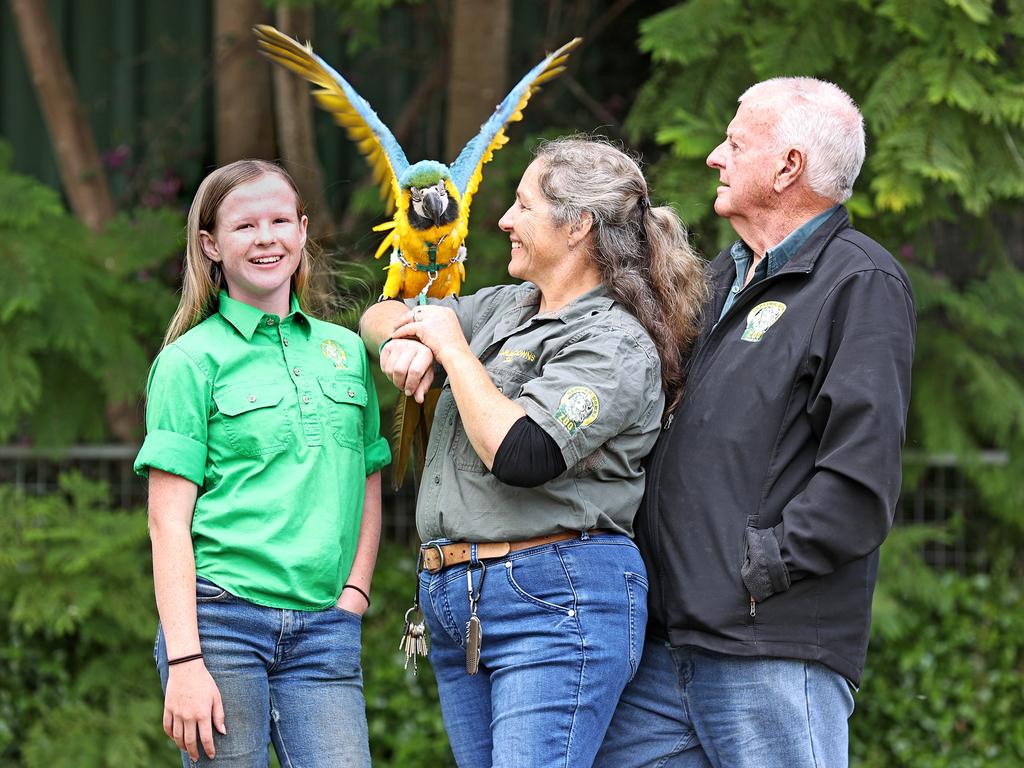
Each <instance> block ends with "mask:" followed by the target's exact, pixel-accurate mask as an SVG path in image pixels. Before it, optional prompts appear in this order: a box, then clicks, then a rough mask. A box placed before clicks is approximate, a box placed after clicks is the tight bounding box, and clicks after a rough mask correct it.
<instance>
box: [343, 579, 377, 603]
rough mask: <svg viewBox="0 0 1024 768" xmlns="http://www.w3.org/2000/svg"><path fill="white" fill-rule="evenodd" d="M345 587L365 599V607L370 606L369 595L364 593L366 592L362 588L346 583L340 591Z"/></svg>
mask: <svg viewBox="0 0 1024 768" xmlns="http://www.w3.org/2000/svg"><path fill="white" fill-rule="evenodd" d="M346 589H354V590H355V591H356V592H358V593H359V594H360V595H362V596H363V599H364V600H365V601H366V607H367V608H369V607H370V596H369V595H368V594H366V592H365V591H363V589H362V588H360V587H357V586H356V585H355V584H346V585H345V586H344V587H342V588H341V591H342V592H344V591H345V590H346Z"/></svg>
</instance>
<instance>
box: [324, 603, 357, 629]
mask: <svg viewBox="0 0 1024 768" xmlns="http://www.w3.org/2000/svg"><path fill="white" fill-rule="evenodd" d="M328 610H330V611H337V612H338V613H340V614H341V615H342V617H343V618H346V619H351V620H352V621H356V622H359V623H360V624H361V623H362V622H363V617H362V614H358V613H356V612H355V611H350V610H349V609H348V608H342V607H341V606H339V605H332V606H331V607H330V608H328Z"/></svg>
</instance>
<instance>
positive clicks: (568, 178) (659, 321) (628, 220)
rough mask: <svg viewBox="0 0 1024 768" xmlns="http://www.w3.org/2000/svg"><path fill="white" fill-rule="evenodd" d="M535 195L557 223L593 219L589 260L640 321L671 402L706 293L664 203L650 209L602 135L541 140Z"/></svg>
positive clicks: (623, 157) (636, 174)
mask: <svg viewBox="0 0 1024 768" xmlns="http://www.w3.org/2000/svg"><path fill="white" fill-rule="evenodd" d="M536 156H537V159H538V160H541V161H542V163H543V164H542V166H541V171H540V189H541V194H543V196H544V198H545V199H546V200H547V201H548V203H550V205H551V211H552V217H553V219H554V221H555V223H556V224H559V225H562V224H575V223H577V222H578V221H580V218H581V217H582V216H583V214H584V213H589V214H590V216H591V217H592V218H593V224H592V225H591V229H590V233H591V239H592V243H593V248H592V252H591V257H592V258H593V260H594V262H595V264H596V265H597V267H598V268H599V269H600V271H601V277H602V281H603V282H604V285H605V287H606V288H607V290H608V294H609V295H610V296H611V297H612V298H613V299H615V300H616V301H618V302H619V303H620V304H622V305H623V306H624V307H625V308H626V309H627V310H629V312H630V313H631V314H632V315H633V316H634V317H636V319H637V320H639V321H640V324H641V325H642V326H643V327H644V329H645V330H646V331H647V333H648V334H650V336H651V339H652V340H653V341H654V346H655V347H656V348H657V350H658V356H659V358H660V359H661V379H662V386H663V387H664V389H665V395H666V398H667V400H668V403H669V407H670V408H671V407H674V406H675V405H676V403H678V400H679V397H680V396H681V395H682V387H683V380H684V378H685V369H684V366H683V360H684V356H685V354H686V352H687V351H688V350H689V347H690V345H691V344H692V343H693V340H694V339H695V338H696V336H697V332H698V330H699V326H700V318H701V313H702V311H703V308H704V303H705V301H706V300H707V297H708V287H707V281H706V279H705V265H704V261H703V259H701V258H700V256H699V255H698V254H697V252H696V251H695V250H694V249H693V248H692V246H691V245H690V242H689V238H688V236H687V232H686V227H685V226H684V225H683V223H682V221H680V220H679V217H678V216H677V215H676V212H675V211H674V210H672V209H671V208H669V207H667V206H660V207H658V208H653V207H651V201H650V198H649V197H648V195H649V192H648V188H647V181H646V179H644V175H643V173H642V172H641V170H640V166H639V165H638V164H637V162H636V161H635V160H633V158H631V157H629V155H627V154H626V153H625V152H623V151H621V150H620V149H617V148H616V147H614V146H612V145H611V144H610V143H609V142H608V141H607V140H598V139H593V138H590V137H585V136H582V137H581V136H569V137H565V138H561V139H555V140H553V141H547V142H543V143H542V144H541V145H540V147H539V148H538V149H537V153H536Z"/></svg>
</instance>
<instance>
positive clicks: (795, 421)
mask: <svg viewBox="0 0 1024 768" xmlns="http://www.w3.org/2000/svg"><path fill="white" fill-rule="evenodd" d="M710 274H711V280H712V285H713V291H714V294H713V298H712V299H711V302H710V305H709V307H708V310H707V317H706V318H705V323H704V329H703V331H702V333H701V335H700V337H699V338H698V340H697V342H696V344H695V346H694V351H693V355H692V357H691V360H690V364H689V376H688V379H687V385H686V392H685V395H684V397H683V400H682V403H681V405H680V406H679V409H678V410H677V412H676V414H675V416H674V419H673V421H672V423H671V425H670V427H669V428H668V429H667V430H665V431H664V432H663V433H662V435H661V437H660V439H659V441H658V444H657V446H656V447H655V449H654V452H653V453H652V454H651V457H650V459H649V471H650V475H649V480H648V486H647V493H646V495H645V497H644V502H643V504H642V506H641V509H640V513H639V515H638V519H637V543H638V544H639V546H640V550H641V552H642V553H643V554H644V559H645V561H646V564H647V568H648V574H649V578H650V582H651V589H650V631H651V633H652V634H653V635H654V636H656V637H660V638H663V639H668V640H669V641H670V642H671V643H672V644H673V645H695V646H698V647H701V648H705V649H709V650H712V651H718V652H721V653H728V654H734V655H740V656H778V657H788V658H797V659H808V660H815V661H820V662H821V663H823V664H825V665H827V666H828V667H830V668H832V669H834V670H836V671H837V672H839V673H840V674H842V675H843V676H844V677H846V678H847V679H849V680H850V681H851V682H853V683H854V684H855V685H857V684H859V681H860V675H861V671H862V669H863V666H864V657H865V653H866V651H867V642H868V628H869V625H870V620H871V595H872V592H873V590H874V584H875V576H876V572H877V568H878V547H879V545H880V544H881V543H882V540H883V539H884V538H885V536H886V534H887V533H888V531H889V527H890V526H891V524H892V517H893V511H894V508H895V505H896V499H897V496H898V495H899V490H900V479H901V463H900V450H901V446H902V443H903V438H904V433H905V427H906V417H907V407H908V405H909V402H910V369H911V363H912V361H913V356H914V335H915V332H916V327H917V323H916V319H915V315H914V302H913V296H912V294H911V288H910V282H909V280H908V278H907V275H906V273H905V272H904V271H903V269H902V268H901V267H900V266H899V265H898V264H897V263H896V261H895V260H894V259H893V257H892V256H891V255H890V254H889V253H888V252H887V251H886V250H885V249H884V248H882V247H881V246H880V245H878V243H876V242H874V241H873V240H871V239H870V238H868V237H866V236H864V235H862V234H860V233H859V232H857V231H855V230H854V229H852V228H851V227H850V224H849V218H848V217H847V214H846V211H845V210H843V209H840V210H838V211H836V213H834V214H833V215H832V216H830V217H829V218H828V219H827V220H826V221H825V222H824V223H823V224H822V225H821V226H820V227H819V228H818V229H817V231H816V232H814V233H813V234H812V235H811V237H810V238H809V239H808V240H807V242H806V243H804V245H803V247H802V248H801V249H800V250H799V251H798V252H797V253H796V254H794V255H793V257H792V258H791V259H790V260H789V262H788V263H787V264H786V265H785V266H784V267H783V268H782V269H781V270H779V272H778V273H776V274H775V275H772V276H770V277H767V278H765V279H764V280H762V281H760V282H758V283H755V284H752V285H750V286H748V287H747V288H746V289H744V290H743V291H742V292H741V293H740V294H739V295H738V296H737V299H736V302H735V304H734V305H733V306H732V307H731V308H730V310H729V312H728V314H726V316H725V317H723V318H722V319H721V321H720V322H719V321H718V316H719V313H720V312H721V308H722V307H723V306H724V303H725V296H726V292H727V291H728V290H729V288H730V287H731V285H732V282H733V279H734V277H735V274H736V269H735V265H734V262H733V260H732V257H731V256H730V254H729V251H728V250H725V251H723V252H722V253H721V254H719V256H718V258H716V259H715V260H714V262H712V264H711V267H710ZM752 598H753V600H752Z"/></svg>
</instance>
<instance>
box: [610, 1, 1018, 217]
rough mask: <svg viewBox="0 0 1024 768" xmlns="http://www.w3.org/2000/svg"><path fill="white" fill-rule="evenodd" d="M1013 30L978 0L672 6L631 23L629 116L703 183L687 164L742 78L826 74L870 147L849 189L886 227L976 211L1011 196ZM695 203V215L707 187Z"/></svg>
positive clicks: (1014, 194)
mask: <svg viewBox="0 0 1024 768" xmlns="http://www.w3.org/2000/svg"><path fill="white" fill-rule="evenodd" d="M1022 27H1024V7H1022V6H1021V5H1020V4H1019V3H1010V4H1007V5H1006V6H1004V7H1002V8H1000V9H999V11H998V12H996V11H995V10H994V9H993V6H992V3H990V2H983V1H982V0H964V1H963V2H947V3H919V2H910V1H908V0H888V1H886V2H870V1H869V0H831V2H828V3H826V4H825V5H824V6H823V5H822V4H821V3H819V2H811V0H799V1H797V2H793V1H792V0H788V1H787V2H783V1H782V0H769V2H765V3H756V4H755V3H744V2H740V0H728V1H727V2H710V1H708V0H694V1H693V2H687V3H681V4H679V5H677V6H675V7H673V8H670V9H668V10H666V11H663V12H662V13H659V14H656V15H654V16H651V17H650V18H648V19H646V20H645V21H644V22H643V23H642V24H641V39H640V46H641V48H642V49H643V50H645V51H647V52H649V53H651V54H652V56H653V58H654V61H655V68H654V74H653V77H652V78H651V79H650V80H649V81H648V83H647V84H646V85H645V86H644V88H643V91H642V93H641V96H640V99H639V100H638V102H637V104H636V106H635V108H634V110H633V113H632V115H631V119H630V126H631V128H632V130H633V131H634V133H635V134H636V135H640V136H652V137H655V138H656V139H657V140H658V141H659V142H660V143H663V144H667V145H668V146H669V147H670V148H671V149H672V151H673V157H674V162H679V161H687V162H686V163H685V166H686V168H687V170H688V171H689V172H690V174H689V176H690V178H691V179H708V180H709V183H710V179H711V178H712V176H713V174H710V173H708V171H707V170H706V169H704V168H702V167H700V165H699V164H698V163H701V162H702V161H703V158H704V157H706V156H707V154H708V153H709V152H710V151H711V150H712V149H713V148H714V146H715V145H716V144H717V143H718V142H719V141H720V140H721V136H722V135H723V133H724V128H725V125H726V124H727V123H728V120H729V118H730V117H731V115H732V113H733V112H734V111H735V109H734V108H735V104H736V98H737V97H738V96H739V94H741V93H742V92H743V91H744V90H745V89H746V88H747V87H748V86H749V85H751V84H752V83H754V82H756V81H758V80H763V79H766V78H769V77H775V76H779V75H811V76H815V77H820V78H823V79H827V80H832V81H834V82H837V83H839V84H840V85H842V87H843V88H844V89H846V90H847V91H849V92H850V93H851V95H853V97H854V98H855V99H856V100H857V101H858V102H859V103H860V104H861V105H862V108H863V112H864V116H865V120H866V122H867V125H868V129H869V133H870V135H871V151H870V153H869V155H868V161H867V167H866V169H865V174H864V177H865V178H864V179H863V180H862V183H861V184H860V188H861V189H870V190H871V194H870V197H869V198H868V200H867V201H865V202H866V204H870V206H871V207H872V208H873V209H874V210H875V211H877V214H878V217H879V218H880V219H881V220H882V221H883V222H884V223H885V224H886V225H887V226H889V227H891V228H893V229H894V230H896V231H899V230H900V229H902V230H903V232H904V233H906V232H908V231H913V228H916V227H917V226H919V225H920V224H921V223H922V222H923V221H928V220H931V219H935V218H941V217H943V216H948V215H951V214H953V213H954V212H956V211H957V210H959V208H961V207H962V208H963V209H965V210H966V211H967V212H968V213H970V214H972V215H981V214H983V213H985V212H986V211H987V210H988V208H989V206H990V205H991V204H992V203H993V202H994V201H996V200H1016V199H1019V198H1020V197H1022V196H1024V173H1022V171H1024V157H1022V154H1021V149H1020V148H1021V147H1022V146H1024V99H1022V98H1021V97H1022V95H1024V77H1022V75H1024V68H1022V65H1021V61H1020V60H1019V56H1017V55H1016V49H1017V48H1018V47H1019V45H1020V43H1021V38H1022V31H1024V30H1022ZM704 186H706V185H702V189H703V188H704ZM666 191H669V190H668V189H663V190H662V192H663V193H664V192H666ZM676 191H678V188H673V189H671V192H672V193H675V192H676ZM701 200H702V201H703V206H702V208H701V210H700V211H699V216H698V217H699V218H703V217H705V216H707V215H710V205H711V202H712V200H713V195H703V196H702V197H701ZM910 211H914V212H916V214H918V215H916V216H913V217H911V219H910V220H909V221H901V219H900V215H903V214H906V213H907V212H910ZM904 225H909V227H910V228H911V229H906V228H903V227H904Z"/></svg>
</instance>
